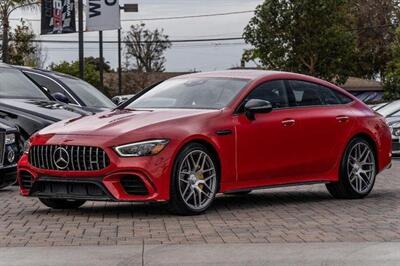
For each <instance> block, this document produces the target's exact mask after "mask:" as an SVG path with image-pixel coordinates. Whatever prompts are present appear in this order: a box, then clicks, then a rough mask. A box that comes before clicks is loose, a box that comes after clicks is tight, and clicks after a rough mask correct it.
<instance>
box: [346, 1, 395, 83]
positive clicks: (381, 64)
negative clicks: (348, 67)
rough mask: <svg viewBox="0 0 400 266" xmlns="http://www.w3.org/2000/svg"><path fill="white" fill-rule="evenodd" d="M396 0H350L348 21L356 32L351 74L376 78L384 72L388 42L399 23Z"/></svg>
mask: <svg viewBox="0 0 400 266" xmlns="http://www.w3.org/2000/svg"><path fill="white" fill-rule="evenodd" d="M399 2H400V1H398V0H379V1H377V0H355V1H352V3H353V4H352V7H351V9H349V11H350V20H352V21H351V22H350V24H351V26H352V28H353V30H354V33H355V35H356V50H355V57H354V58H355V59H356V60H354V68H355V69H354V75H356V76H358V77H363V78H376V77H378V76H380V77H383V76H384V75H385V71H386V67H387V63H388V62H389V61H390V60H391V57H392V51H391V45H390V44H391V43H392V42H393V41H394V39H395V32H396V27H397V26H399V11H400V9H399Z"/></svg>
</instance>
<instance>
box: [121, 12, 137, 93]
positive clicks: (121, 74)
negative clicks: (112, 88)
mask: <svg viewBox="0 0 400 266" xmlns="http://www.w3.org/2000/svg"><path fill="white" fill-rule="evenodd" d="M120 9H121V10H124V12H127V13H128V12H138V11H139V5H138V4H124V5H123V6H120ZM121 65H122V64H121V28H119V29H118V94H119V95H121V94H122V66H121Z"/></svg>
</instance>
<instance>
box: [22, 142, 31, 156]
mask: <svg viewBox="0 0 400 266" xmlns="http://www.w3.org/2000/svg"><path fill="white" fill-rule="evenodd" d="M30 148H31V142H30V141H29V140H27V141H25V143H24V150H23V152H24V153H26V154H28V153H29V149H30Z"/></svg>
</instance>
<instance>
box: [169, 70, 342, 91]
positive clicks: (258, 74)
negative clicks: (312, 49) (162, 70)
mask: <svg viewBox="0 0 400 266" xmlns="http://www.w3.org/2000/svg"><path fill="white" fill-rule="evenodd" d="M265 77H277V78H279V79H300V80H305V81H310V82H317V83H321V84H325V85H328V86H331V87H332V86H335V85H334V84H332V83H330V82H327V81H325V80H321V79H318V78H315V77H311V76H307V75H303V74H297V73H292V72H284V71H272V70H253V69H251V70H249V69H234V70H224V71H211V72H197V73H191V74H185V75H181V76H177V77H174V78H172V79H179V78H232V79H235V78H236V79H248V80H257V79H260V78H265ZM335 87H337V86H335Z"/></svg>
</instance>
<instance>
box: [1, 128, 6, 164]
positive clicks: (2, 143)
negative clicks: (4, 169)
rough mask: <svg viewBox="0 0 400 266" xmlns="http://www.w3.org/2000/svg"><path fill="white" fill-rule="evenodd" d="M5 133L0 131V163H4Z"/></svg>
mask: <svg viewBox="0 0 400 266" xmlns="http://www.w3.org/2000/svg"><path fill="white" fill-rule="evenodd" d="M5 141H6V133H5V132H0V165H3V164H4V154H5Z"/></svg>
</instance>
